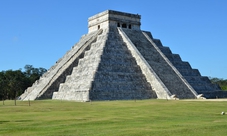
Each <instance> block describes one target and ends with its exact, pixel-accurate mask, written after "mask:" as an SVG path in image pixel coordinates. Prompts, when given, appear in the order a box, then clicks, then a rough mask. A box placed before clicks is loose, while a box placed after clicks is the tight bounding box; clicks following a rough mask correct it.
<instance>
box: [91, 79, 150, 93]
mask: <svg viewBox="0 0 227 136" xmlns="http://www.w3.org/2000/svg"><path fill="white" fill-rule="evenodd" d="M92 89H93V90H96V89H98V90H108V91H113V90H152V89H151V86H149V85H148V83H147V82H146V83H145V82H143V83H142V82H141V81H131V82H130V81H127V82H122V81H112V82H111V81H94V82H93V83H92Z"/></svg>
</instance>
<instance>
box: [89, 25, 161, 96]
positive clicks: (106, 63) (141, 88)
mask: <svg viewBox="0 0 227 136" xmlns="http://www.w3.org/2000/svg"><path fill="white" fill-rule="evenodd" d="M148 98H157V96H156V94H155V92H154V91H153V90H152V88H151V86H150V84H149V83H148V82H147V81H146V78H145V76H144V75H143V74H142V72H141V69H140V67H139V66H138V65H137V64H136V62H135V58H134V57H132V55H131V53H130V51H129V50H128V49H127V47H126V45H125V43H124V42H123V40H122V38H121V37H120V35H119V33H118V31H117V29H116V28H113V29H112V30H111V32H109V33H108V39H107V41H106V45H105V47H104V49H103V54H102V56H101V60H100V64H99V67H98V69H97V72H96V74H95V77H94V81H93V82H92V89H91V91H90V99H92V100H119V99H121V100H122V99H125V100H127V99H148Z"/></svg>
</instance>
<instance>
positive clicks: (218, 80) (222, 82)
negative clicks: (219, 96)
mask: <svg viewBox="0 0 227 136" xmlns="http://www.w3.org/2000/svg"><path fill="white" fill-rule="evenodd" d="M210 81H211V82H212V83H214V84H218V85H219V86H220V87H221V89H222V90H225V91H227V79H225V80H224V79H221V78H210Z"/></svg>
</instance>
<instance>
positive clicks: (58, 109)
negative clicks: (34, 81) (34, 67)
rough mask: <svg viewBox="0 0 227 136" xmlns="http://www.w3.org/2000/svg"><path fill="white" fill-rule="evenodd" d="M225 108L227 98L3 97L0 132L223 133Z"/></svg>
mask: <svg viewBox="0 0 227 136" xmlns="http://www.w3.org/2000/svg"><path fill="white" fill-rule="evenodd" d="M0 104H1V103H0ZM222 111H227V101H184V100H180V101H166V100H137V101H136V102H135V101H101V102H92V103H80V102H70V101H55V100H42V101H31V106H28V102H27V101H26V102H23V101H18V102H17V106H14V101H5V105H0V136H20V135H21V136H27V135H32V136H36V135H37V136H38V135H39V136H40V135H49V136H63V135H64V136H92V135H97V136H110V135H113V136H126V135H130V136H138V135H141V136H146V135H147V136H150V135H157V136H159V135H161V136H169V135H174V136H176V135H179V136H184V135H187V136H188V135H191V136H201V135H206V136H217V135H218V136H222V135H223V136H224V135H226V134H227V116H226V115H221V112H222Z"/></svg>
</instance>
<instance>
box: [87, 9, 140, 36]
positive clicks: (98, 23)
mask: <svg viewBox="0 0 227 136" xmlns="http://www.w3.org/2000/svg"><path fill="white" fill-rule="evenodd" d="M140 18H141V17H140V15H137V14H130V13H124V12H118V11H113V10H106V11H104V12H101V13H99V14H96V15H94V16H92V17H90V18H89V19H88V32H89V33H90V32H93V31H97V30H98V29H108V28H109V27H117V26H118V25H119V26H120V27H121V26H124V25H125V27H127V28H130V29H134V30H140Z"/></svg>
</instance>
